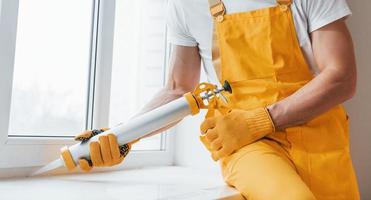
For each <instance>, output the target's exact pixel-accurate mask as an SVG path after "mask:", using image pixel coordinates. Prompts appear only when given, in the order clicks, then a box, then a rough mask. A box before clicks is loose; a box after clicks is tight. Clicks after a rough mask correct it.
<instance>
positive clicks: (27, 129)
mask: <svg viewBox="0 0 371 200" xmlns="http://www.w3.org/2000/svg"><path fill="white" fill-rule="evenodd" d="M92 19H93V0H78V1H76V0H20V1H19V14H18V31H17V44H16V56H15V68H14V79H13V94H12V104H11V117H10V118H11V119H10V131H9V134H10V135H24V136H30V135H33V136H35V135H37V136H71V135H75V134H76V133H78V132H80V131H82V130H84V129H85V125H86V109H87V102H88V99H87V96H88V95H87V92H88V79H89V77H88V76H89V63H90V44H91V32H92Z"/></svg>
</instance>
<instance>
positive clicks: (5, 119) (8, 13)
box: [0, 0, 174, 169]
mask: <svg viewBox="0 0 371 200" xmlns="http://www.w3.org/2000/svg"><path fill="white" fill-rule="evenodd" d="M115 3H116V2H115V1H113V0H95V6H94V12H95V14H94V20H96V21H95V22H97V23H94V24H95V25H96V24H98V26H95V25H94V26H95V27H94V28H93V33H92V34H93V37H92V38H95V40H94V41H93V42H92V52H95V53H92V56H91V62H92V63H93V65H92V66H93V67H92V68H91V69H92V70H91V72H90V73H91V77H94V78H93V79H94V80H90V84H89V85H90V86H89V91H90V92H89V95H90V98H89V99H90V100H89V101H90V102H89V107H90V109H88V110H94V113H92V114H91V113H90V114H88V116H92V117H90V118H88V122H91V123H88V128H90V127H91V128H99V127H105V126H107V124H108V119H109V118H108V115H109V103H110V99H109V98H110V86H111V70H112V59H113V39H114V24H115ZM18 5H19V0H0V44H1V45H0V91H1V94H0V169H2V168H16V167H22V168H24V167H34V166H41V165H44V164H46V163H48V162H50V161H52V160H54V159H56V158H57V157H58V156H59V150H60V148H61V147H63V146H65V145H71V144H74V143H75V142H74V141H73V139H72V138H63V137H61V138H55V137H8V132H9V118H10V104H11V96H12V79H13V68H14V58H15V46H16V33H17V18H18ZM164 45H165V44H164ZM168 49H169V48H168ZM168 52H169V50H167V53H166V54H167V55H166V57H167V58H168V57H169V53H168ZM167 60H168V59H167ZM165 71H166V70H164V73H166V72H165ZM93 81H95V87H94V86H93V85H94V84H91V83H93ZM91 108H93V109H91ZM168 132H170V134H166V135H164V136H163V137H162V141H163V142H162V144H163V145H162V148H161V150H158V151H133V152H131V153H130V154H129V156H128V157H127V159H125V162H124V164H123V165H122V166H121V167H139V166H146V165H151V166H153V165H172V164H173V156H174V147H173V145H172V144H173V141H174V134H172V133H171V132H174V131H173V130H170V131H168ZM121 167H119V168H121ZM116 169H117V168H116Z"/></svg>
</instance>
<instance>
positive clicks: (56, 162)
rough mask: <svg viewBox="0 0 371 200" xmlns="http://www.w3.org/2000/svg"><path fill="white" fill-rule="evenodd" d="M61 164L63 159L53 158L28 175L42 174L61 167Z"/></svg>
mask: <svg viewBox="0 0 371 200" xmlns="http://www.w3.org/2000/svg"><path fill="white" fill-rule="evenodd" d="M62 166H63V161H62V160H61V159H60V158H59V159H57V160H54V161H52V162H50V163H49V164H47V165H45V166H43V167H41V168H39V169H38V170H36V171H34V172H33V173H32V174H30V176H37V175H40V174H44V173H46V172H48V171H51V170H54V169H57V168H59V167H62Z"/></svg>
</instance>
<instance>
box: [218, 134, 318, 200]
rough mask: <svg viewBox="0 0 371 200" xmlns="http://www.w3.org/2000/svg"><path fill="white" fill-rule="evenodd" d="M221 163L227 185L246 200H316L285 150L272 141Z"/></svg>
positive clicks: (256, 145) (249, 146)
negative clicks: (232, 187) (234, 188)
mask: <svg viewBox="0 0 371 200" xmlns="http://www.w3.org/2000/svg"><path fill="white" fill-rule="evenodd" d="M223 162H225V163H224V165H225V166H224V167H222V171H223V175H224V177H225V180H226V182H227V183H228V184H230V185H232V186H234V187H236V189H237V190H238V191H240V192H241V194H242V195H243V196H244V197H247V198H248V199H249V200H250V199H251V200H260V199H263V200H269V199H272V200H281V199H282V200H290V199H295V200H313V199H315V197H314V196H313V194H312V192H311V191H310V190H309V188H308V186H307V185H306V184H305V183H304V181H303V180H302V179H301V177H300V176H299V175H298V173H297V171H296V168H295V166H294V164H293V163H292V162H291V160H290V159H289V157H288V154H287V152H286V151H285V149H284V148H282V147H281V146H280V145H279V144H278V143H277V142H275V141H273V140H270V139H262V140H260V141H258V142H256V143H253V144H251V145H247V146H245V147H243V148H242V149H240V150H239V151H238V152H237V153H235V154H233V155H231V156H230V157H228V158H227V159H225V160H223ZM222 166H223V164H222Z"/></svg>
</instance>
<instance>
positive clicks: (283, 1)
mask: <svg viewBox="0 0 371 200" xmlns="http://www.w3.org/2000/svg"><path fill="white" fill-rule="evenodd" d="M208 1H209V7H210V13H211V15H212V16H213V17H214V18H215V19H217V18H218V17H220V16H223V15H225V13H226V9H225V6H224V4H223V1H222V0H208ZM276 2H277V4H278V5H286V6H288V5H290V4H291V3H292V0H276Z"/></svg>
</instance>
